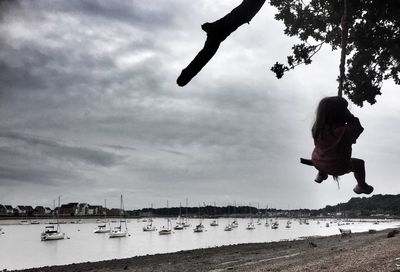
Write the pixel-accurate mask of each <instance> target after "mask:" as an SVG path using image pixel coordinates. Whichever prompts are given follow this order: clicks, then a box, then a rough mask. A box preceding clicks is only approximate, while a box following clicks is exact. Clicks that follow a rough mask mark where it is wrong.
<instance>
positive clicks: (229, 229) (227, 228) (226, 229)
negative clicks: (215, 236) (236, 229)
mask: <svg viewBox="0 0 400 272" xmlns="http://www.w3.org/2000/svg"><path fill="white" fill-rule="evenodd" d="M231 230H232V225H231V224H228V225H226V227H225V229H224V231H231Z"/></svg>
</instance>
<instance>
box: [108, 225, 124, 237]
mask: <svg viewBox="0 0 400 272" xmlns="http://www.w3.org/2000/svg"><path fill="white" fill-rule="evenodd" d="M127 235H128V230H127V229H125V230H123V229H122V226H117V227H114V228H113V229H112V230H110V236H109V237H110V238H120V237H126V236H127Z"/></svg>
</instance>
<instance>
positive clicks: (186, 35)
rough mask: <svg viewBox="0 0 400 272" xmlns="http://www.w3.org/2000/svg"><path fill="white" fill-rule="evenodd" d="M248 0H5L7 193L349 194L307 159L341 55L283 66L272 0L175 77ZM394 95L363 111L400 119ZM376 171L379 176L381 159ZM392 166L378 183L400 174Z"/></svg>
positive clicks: (1, 148) (159, 199)
mask: <svg viewBox="0 0 400 272" xmlns="http://www.w3.org/2000/svg"><path fill="white" fill-rule="evenodd" d="M239 2H240V1H239V0H238V1H236V2H232V1H229V0H226V1H218V2H216V1H211V0H202V1H196V2H193V3H192V2H190V1H186V0H167V1H106V0H103V1H90V2H87V1H61V0H60V1H44V0H42V1H18V2H17V3H18V4H17V5H10V6H9V7H7V9H5V10H3V12H2V17H1V18H2V19H1V20H2V21H1V24H0V33H1V34H0V42H1V43H2V46H1V47H0V55H1V61H0V129H1V132H0V159H1V167H0V179H1V182H0V189H1V188H2V187H1V186H2V183H3V184H5V183H7V186H8V187H7V190H10V188H13V189H15V190H14V192H17V193H15V195H10V196H7V195H2V197H4V198H7V200H8V201H9V202H10V203H13V202H17V201H18V199H21V198H24V197H25V196H26V192H25V193H23V192H24V190H21V188H22V186H25V187H24V188H30V187H29V186H27V185H26V184H42V183H43V184H46V185H43V186H47V187H51V188H53V189H52V190H51V192H49V194H56V193H57V190H59V191H62V192H63V193H64V194H65V195H66V197H68V196H69V197H70V200H71V201H83V202H90V201H92V202H94V203H99V202H101V201H102V199H103V198H104V197H105V195H106V197H107V198H112V197H114V196H115V198H116V199H117V198H118V195H119V194H120V193H127V194H130V195H131V196H132V197H131V199H133V200H128V202H127V207H129V206H136V207H138V206H148V204H149V203H150V202H153V203H155V205H157V203H158V205H164V204H165V200H166V198H168V199H170V200H171V201H170V203H173V202H172V200H174V201H175V200H176V201H178V199H180V198H183V196H188V197H189V198H190V199H192V201H193V202H194V203H196V204H195V205H197V202H203V201H208V202H209V201H211V202H213V201H217V203H223V202H224V203H226V202H230V203H232V202H233V201H237V202H244V203H248V202H254V203H255V202H260V204H261V203H274V206H276V207H284V208H286V207H287V205H288V204H293V207H294V206H295V205H297V206H301V205H303V206H305V207H321V206H324V205H325V204H328V203H336V202H340V201H346V200H347V199H348V198H349V197H350V196H352V194H351V185H353V184H354V181H352V180H351V181H350V180H349V182H347V181H346V182H343V183H344V185H343V189H342V190H341V191H332V188H333V189H334V190H336V187H330V186H329V185H326V186H325V185H324V186H319V187H316V186H315V185H314V184H313V182H312V179H313V175H314V172H315V171H314V170H313V169H312V168H304V167H303V166H301V165H300V164H299V163H298V158H299V157H300V156H308V155H309V154H310V153H311V150H312V139H311V137H310V132H309V131H310V126H311V123H312V119H313V113H314V108H315V106H316V104H317V102H318V100H319V99H320V98H321V97H323V96H325V95H332V94H333V93H336V81H335V80H336V77H337V60H338V55H335V54H336V53H332V52H330V50H325V51H324V50H322V51H321V52H322V53H321V54H319V55H318V57H317V58H316V59H315V60H314V63H313V65H311V66H307V67H298V69H296V70H295V71H291V72H290V73H288V75H287V76H285V78H283V79H281V80H279V81H278V80H276V79H275V78H274V75H273V74H272V73H271V72H270V71H269V66H271V65H272V64H273V63H275V61H278V60H279V61H282V60H285V58H286V55H287V54H288V53H289V52H290V47H291V44H292V42H293V40H292V39H290V38H287V37H285V36H284V35H283V30H282V29H283V28H282V25H281V24H280V23H279V22H276V21H274V19H273V10H271V7H269V6H265V7H264V8H263V9H262V10H261V11H260V14H258V15H257V16H256V17H255V18H254V20H253V21H252V22H251V24H249V25H246V26H243V27H242V28H240V29H238V31H236V32H235V33H234V34H232V35H231V36H230V37H229V39H227V40H226V41H224V43H223V44H222V46H221V48H220V49H219V51H218V53H217V55H216V56H215V57H214V58H213V59H212V60H211V61H210V63H209V64H208V65H207V66H206V67H205V68H204V69H203V70H202V71H201V72H200V73H199V75H198V76H197V77H196V78H195V79H194V80H193V81H192V82H191V83H190V84H189V85H188V86H187V87H185V88H179V87H177V85H176V83H175V80H176V77H177V75H178V74H179V73H180V70H181V69H182V68H183V67H184V66H185V65H187V63H188V62H189V61H190V60H191V59H192V58H193V56H194V55H195V54H196V53H197V51H198V50H199V49H200V48H201V47H202V45H203V43H204V39H205V33H204V32H202V30H201V29H200V25H201V24H202V23H204V22H206V21H213V20H215V19H217V18H219V17H221V15H224V14H225V13H226V12H228V11H230V10H231V9H232V7H233V6H235V5H236V4H238V3H239ZM277 37H280V38H277ZM391 88H392V89H394V87H391ZM394 100H395V99H391V98H390V97H389V98H386V99H384V100H383V101H380V103H381V102H382V108H379V107H377V110H376V112H374V114H368V110H369V109H366V110H360V111H359V112H357V114H358V115H359V116H360V117H361V118H362V121H365V123H366V124H369V125H370V126H372V127H374V128H378V127H380V128H382V129H387V128H388V127H390V125H387V124H388V123H387V122H384V123H385V124H386V125H383V124H381V125H379V124H380V122H381V119H380V116H383V115H384V114H383V113H385V112H386V114H389V115H391V116H394V117H393V119H391V120H390V123H391V124H395V123H396V121H397V120H398V114H397V113H396V107H397V106H396V107H392V108H389V107H387V105H389V104H390V101H394ZM371 129H372V131H374V133H371V134H370V132H367V131H368V128H366V132H365V135H363V140H360V141H359V144H357V146H356V148H355V152H357V154H359V155H360V156H363V157H364V158H366V159H368V161H376V158H374V156H375V155H376V156H377V157H381V156H382V155H379V152H381V150H386V149H387V147H388V145H390V143H391V144H393V143H394V140H393V139H394V138H395V136H396V135H395V132H394V131H395V130H393V132H392V133H390V134H387V136H388V142H387V143H386V142H385V143H381V144H380V145H379V150H378V148H369V147H368V145H367V144H365V143H368V142H371V141H374V139H377V138H379V137H381V136H382V135H381V134H379V130H378V129H375V130H374V129H373V128H371ZM363 141H365V142H363ZM390 158H393V159H394V160H395V156H390ZM395 161H396V162H397V160H395ZM378 169H379V167H378ZM391 170H392V168H391V166H390V165H389V166H386V168H385V173H391ZM368 173H369V174H368V177H370V178H371V179H374V178H377V177H379V174H378V173H379V171H378V170H376V169H375V170H374V168H372V169H371V171H370V172H368ZM344 179H347V177H345V178H344ZM348 179H350V178H348ZM386 180H387V184H386V185H385V186H384V187H383V188H382V189H381V190H380V191H379V192H381V193H384V192H386V191H389V189H388V188H392V187H393V186H391V185H393V182H394V180H395V178H394V176H391V175H389V174H388V175H387V177H386ZM18 181H20V182H18ZM21 184H23V185H21ZM88 184H89V185H90V196H88V192H87V191H86V190H89V185H88ZM92 185H95V186H92ZM333 185H334V184H333ZM13 186H14V187H13ZM346 186H347V187H346ZM77 189H78V190H77ZM385 190H386V191H385ZM18 192H20V193H18ZM310 195H312V197H310ZM40 197H41V198H43V197H46V196H45V195H40ZM51 197H54V196H51ZM72 198H74V199H72ZM99 199H100V200H99ZM295 200H296V201H297V204H296V203H292V202H296V201H295ZM129 201H131V202H129ZM117 205H118V203H117Z"/></svg>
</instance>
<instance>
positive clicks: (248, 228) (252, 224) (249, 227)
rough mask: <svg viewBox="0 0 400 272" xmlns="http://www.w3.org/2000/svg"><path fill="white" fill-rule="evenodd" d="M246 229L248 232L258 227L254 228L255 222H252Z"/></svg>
mask: <svg viewBox="0 0 400 272" xmlns="http://www.w3.org/2000/svg"><path fill="white" fill-rule="evenodd" d="M246 229H247V230H254V229H256V227H255V226H254V223H253V222H250V223H248V224H247V227H246Z"/></svg>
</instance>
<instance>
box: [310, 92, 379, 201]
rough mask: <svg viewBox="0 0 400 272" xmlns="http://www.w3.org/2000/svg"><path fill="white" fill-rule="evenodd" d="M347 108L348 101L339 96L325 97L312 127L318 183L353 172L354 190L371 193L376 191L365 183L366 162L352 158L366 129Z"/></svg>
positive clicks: (313, 159) (313, 154)
mask: <svg viewBox="0 0 400 272" xmlns="http://www.w3.org/2000/svg"><path fill="white" fill-rule="evenodd" d="M347 106H348V103H347V101H346V100H345V99H344V98H342V97H338V96H333V97H326V98H323V99H322V100H321V101H320V102H319V105H318V108H317V112H316V120H315V123H314V125H313V127H312V136H313V138H314V145H315V147H314V151H313V152H312V157H311V161H312V164H313V165H314V166H315V168H317V170H318V174H317V177H316V178H315V182H317V183H321V182H322V181H324V180H326V179H327V178H328V175H332V176H333V177H334V178H337V176H341V175H344V174H347V173H350V172H353V174H354V177H355V179H356V180H357V185H356V187H354V189H353V191H354V192H355V193H356V194H370V193H372V191H373V190H374V188H373V187H372V186H370V185H368V184H367V183H366V182H365V167H364V161H363V160H361V159H356V158H352V157H351V151H352V149H351V146H352V145H353V144H355V143H356V140H357V138H358V137H359V136H360V134H361V133H362V132H363V130H364V128H363V127H362V126H361V124H360V121H359V120H358V118H357V117H354V115H352V114H351V113H350V111H349V110H348V109H347Z"/></svg>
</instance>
